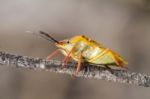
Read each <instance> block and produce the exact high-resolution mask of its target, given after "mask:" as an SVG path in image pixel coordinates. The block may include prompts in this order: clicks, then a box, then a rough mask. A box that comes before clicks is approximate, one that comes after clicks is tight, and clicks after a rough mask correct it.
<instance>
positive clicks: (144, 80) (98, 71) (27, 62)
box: [0, 52, 150, 87]
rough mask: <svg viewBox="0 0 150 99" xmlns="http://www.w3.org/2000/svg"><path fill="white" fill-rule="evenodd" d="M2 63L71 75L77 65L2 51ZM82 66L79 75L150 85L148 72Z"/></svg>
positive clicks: (0, 59) (88, 65) (0, 58)
mask: <svg viewBox="0 0 150 99" xmlns="http://www.w3.org/2000/svg"><path fill="white" fill-rule="evenodd" d="M0 64H1V65H8V66H12V64H13V65H15V67H16V68H19V67H23V68H27V69H33V70H46V71H50V72H56V73H64V74H69V75H72V74H74V71H75V65H76V63H68V64H67V65H66V66H65V67H64V68H61V65H62V62H61V61H58V60H51V61H46V60H45V59H40V58H31V57H27V56H19V55H14V54H9V53H5V52H0ZM82 67H83V68H82V70H81V71H80V72H79V73H78V75H77V76H78V77H84V78H95V79H103V80H107V81H113V82H119V83H128V84H132V85H138V86H144V87H150V76H148V75H146V74H140V73H135V72H130V71H127V70H115V69H112V70H109V69H106V68H103V67H98V66H93V65H90V64H83V65H82Z"/></svg>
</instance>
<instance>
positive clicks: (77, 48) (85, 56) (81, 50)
mask: <svg viewBox="0 0 150 99" xmlns="http://www.w3.org/2000/svg"><path fill="white" fill-rule="evenodd" d="M40 34H41V36H42V37H44V38H45V39H47V40H50V41H53V42H54V44H55V45H56V46H57V47H58V50H56V51H55V52H53V53H52V54H50V55H49V56H48V57H47V59H51V58H52V57H53V56H54V55H56V54H57V53H58V52H59V51H61V52H62V54H64V55H65V56H66V57H65V59H64V63H65V64H67V62H68V60H69V58H70V57H71V58H72V59H73V60H75V61H77V62H78V65H77V69H76V73H78V72H79V71H80V67H81V62H88V63H91V64H95V65H96V66H100V65H104V66H106V67H107V68H110V67H109V65H111V66H116V67H122V68H126V65H127V62H126V61H125V60H124V59H123V58H122V57H121V56H119V55H118V54H117V53H115V52H113V51H112V50H110V49H108V48H105V47H104V46H102V45H101V44H99V43H97V42H96V41H94V40H91V39H89V38H87V37H85V36H84V35H79V36H75V37H73V38H70V39H66V40H62V41H57V40H56V39H54V38H53V37H51V36H50V35H48V34H47V33H45V32H42V31H40Z"/></svg>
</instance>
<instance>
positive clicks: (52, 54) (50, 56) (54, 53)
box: [46, 49, 60, 60]
mask: <svg viewBox="0 0 150 99" xmlns="http://www.w3.org/2000/svg"><path fill="white" fill-rule="evenodd" d="M59 51H60V50H59V49H57V50H56V51H54V52H53V53H51V54H50V55H48V56H47V58H46V59H47V60H50V59H51V58H52V57H54V56H55V55H56V54H58V52H59Z"/></svg>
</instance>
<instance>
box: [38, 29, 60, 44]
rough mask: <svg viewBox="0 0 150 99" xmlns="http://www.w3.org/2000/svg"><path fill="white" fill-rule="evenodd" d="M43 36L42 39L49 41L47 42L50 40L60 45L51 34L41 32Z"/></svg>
mask: <svg viewBox="0 0 150 99" xmlns="http://www.w3.org/2000/svg"><path fill="white" fill-rule="evenodd" d="M39 33H40V34H41V35H40V36H41V37H43V38H45V39H47V40H49V41H53V42H54V43H59V42H58V41H57V40H56V39H54V38H53V37H52V36H50V35H49V34H47V33H45V32H43V31H40V32H39Z"/></svg>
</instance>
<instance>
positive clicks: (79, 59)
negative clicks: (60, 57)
mask: <svg viewBox="0 0 150 99" xmlns="http://www.w3.org/2000/svg"><path fill="white" fill-rule="evenodd" d="M82 58H83V57H82V53H79V56H78V64H77V68H76V71H75V74H72V78H75V76H76V75H77V74H78V72H79V71H80V69H81V62H82Z"/></svg>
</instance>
